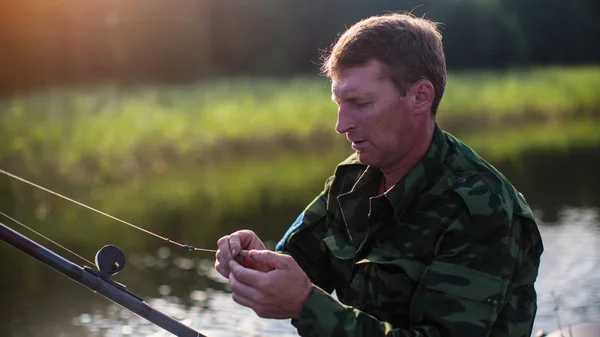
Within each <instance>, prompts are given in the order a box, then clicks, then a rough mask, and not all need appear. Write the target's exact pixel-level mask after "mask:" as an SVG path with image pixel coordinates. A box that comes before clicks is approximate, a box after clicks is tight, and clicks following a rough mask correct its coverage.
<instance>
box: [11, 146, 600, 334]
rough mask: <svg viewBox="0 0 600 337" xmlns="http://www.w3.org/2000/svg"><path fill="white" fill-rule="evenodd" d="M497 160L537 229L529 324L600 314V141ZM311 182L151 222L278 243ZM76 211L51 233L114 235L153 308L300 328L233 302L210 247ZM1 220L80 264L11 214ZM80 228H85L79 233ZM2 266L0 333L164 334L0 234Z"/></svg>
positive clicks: (128, 271)
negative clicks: (190, 247)
mask: <svg viewBox="0 0 600 337" xmlns="http://www.w3.org/2000/svg"><path fill="white" fill-rule="evenodd" d="M494 165H495V166H496V167H497V168H499V169H500V170H501V171H502V172H503V173H504V174H505V175H506V176H507V177H508V178H509V179H511V181H512V182H513V183H514V184H515V186H517V188H518V189H519V190H520V191H521V192H523V194H525V196H526V198H527V200H528V201H529V203H530V204H531V205H532V208H533V209H534V211H535V213H536V216H537V218H538V221H539V224H540V231H541V233H542V237H543V240H544V246H545V252H544V254H543V256H542V265H541V268H540V274H539V278H538V282H537V284H536V288H537V291H538V296H539V298H538V314H537V317H536V321H535V328H534V331H535V330H537V329H544V330H546V331H550V330H555V329H556V328H557V324H559V322H560V324H562V325H566V324H571V323H577V322H583V321H600V178H599V177H598V174H599V173H600V148H581V149H570V150H546V151H537V152H531V153H528V154H526V155H524V156H522V157H519V158H513V159H511V160H504V161H502V162H495V163H494ZM1 184H2V182H0V191H5V193H4V194H3V195H2V197H0V211H2V212H4V213H9V214H15V215H14V216H15V217H17V214H18V215H20V217H19V218H20V220H22V221H24V222H27V221H25V220H24V219H23V215H24V214H26V213H27V212H28V210H27V209H25V208H26V207H24V206H23V208H24V209H23V210H20V208H21V205H23V204H24V201H23V200H26V198H25V197H24V196H20V195H18V193H17V192H15V191H16V190H14V189H11V188H7V187H6V186H5V187H4V190H2V186H1ZM5 184H6V183H5ZM11 186H12V185H11ZM306 188H307V191H299V193H298V195H299V196H301V197H298V198H297V199H298V200H293V199H292V200H291V201H289V199H286V200H287V201H286V202H285V203H284V204H282V205H280V206H277V207H275V206H273V205H272V204H267V205H266V206H264V207H262V208H260V209H259V211H256V210H252V211H250V210H249V211H248V212H243V214H238V215H230V216H228V217H224V218H219V219H213V220H212V222H211V221H208V220H206V219H210V217H206V218H205V219H204V220H203V221H199V222H198V223H194V224H190V223H189V217H185V216H175V215H174V214H173V211H172V210H171V209H168V208H167V207H166V205H162V206H164V209H163V208H161V205H156V204H152V205H148V212H151V213H152V214H153V216H157V217H161V216H162V217H164V219H168V221H166V220H165V223H164V224H163V225H162V226H160V227H159V228H155V227H153V228H152V230H155V231H158V232H160V233H161V234H163V235H167V236H170V237H172V238H174V239H175V238H179V239H181V238H183V237H192V236H193V240H190V241H193V243H197V244H196V245H197V246H200V244H204V245H205V246H206V247H213V246H214V242H215V240H216V238H218V237H219V236H220V235H224V234H227V233H229V232H231V231H232V230H235V229H236V228H242V227H249V228H252V229H253V230H255V231H256V232H257V233H259V234H260V235H261V236H262V237H263V238H265V239H267V240H268V241H269V242H270V243H273V242H275V241H276V240H278V239H279V236H280V235H281V234H282V233H283V232H284V231H285V230H286V228H287V226H288V224H289V223H290V222H291V221H292V220H293V219H294V217H295V215H296V214H297V212H298V211H300V210H301V209H302V208H303V207H304V206H305V204H306V202H308V201H309V200H310V198H309V197H308V196H309V195H312V194H313V193H314V191H318V189H319V188H320V187H319V186H314V184H313V185H310V186H307V187H306ZM6 191H8V193H6ZM6 208H8V209H6ZM77 214H78V215H77V216H71V217H70V218H68V217H66V218H65V219H64V220H63V221H72V222H74V223H77V226H78V227H75V228H76V229H75V230H74V229H71V230H70V232H69V235H59V237H56V236H54V238H55V239H56V240H57V241H60V242H61V243H62V244H64V245H66V246H68V247H70V248H71V249H72V250H75V251H77V252H78V253H80V254H82V255H84V256H85V257H93V256H94V253H95V250H96V249H97V248H99V247H101V246H102V245H104V244H108V243H115V244H117V242H119V243H118V245H119V246H120V247H121V248H122V249H123V250H124V251H125V253H126V255H127V266H126V267H125V269H124V270H123V271H122V272H121V273H120V274H119V275H117V277H115V278H116V279H117V280H118V281H119V282H122V283H124V284H126V285H127V286H128V289H129V290H130V291H133V292H134V293H136V294H138V295H140V296H142V297H143V298H144V299H145V300H146V301H147V302H149V303H150V304H151V305H152V306H154V307H155V308H157V309H160V310H162V311H164V312H165V313H167V314H170V315H172V316H174V317H176V318H177V319H181V320H184V321H185V322H187V323H189V324H190V325H191V326H192V327H193V328H195V329H196V330H198V331H199V332H201V333H203V334H205V335H207V336H212V337H215V336H295V335H296V334H295V329H293V327H292V326H291V325H290V324H289V321H288V320H264V319H260V318H258V317H257V316H256V315H254V313H253V312H252V311H251V310H249V309H246V308H244V307H241V306H239V305H237V304H236V303H234V302H233V301H232V300H231V296H230V293H229V292H228V287H227V284H226V282H225V280H224V279H223V278H222V277H220V276H219V275H218V274H217V273H216V271H215V270H214V268H213V262H214V260H213V259H212V256H211V254H206V253H199V252H196V253H189V252H187V251H183V250H181V249H178V248H177V247H175V246H165V245H164V244H163V242H161V241H160V240H157V239H155V238H153V237H150V236H147V237H146V236H145V234H142V233H138V232H135V231H130V230H127V231H125V230H123V231H119V232H118V234H115V235H113V237H109V238H106V237H104V236H102V235H95V232H94V228H91V226H88V224H87V216H81V215H79V213H77ZM82 214H83V213H82ZM0 221H1V222H2V223H4V224H7V225H9V226H11V227H12V228H14V229H16V230H17V231H19V232H21V233H23V234H25V235H28V236H30V237H32V238H33V239H35V240H36V241H38V242H40V243H42V244H43V245H45V246H48V247H50V248H51V249H54V250H55V251H57V252H59V253H60V254H61V255H63V256H65V257H67V258H69V259H72V260H73V261H74V262H77V263H80V261H79V260H76V259H75V258H72V256H70V255H68V254H67V253H64V252H63V251H60V250H58V249H55V248H54V247H52V246H51V245H49V244H47V243H46V242H45V241H44V240H43V239H39V238H37V237H34V236H33V235H30V233H29V232H26V231H25V230H23V229H22V228H19V227H18V226H17V225H14V224H13V223H11V222H10V221H9V220H7V219H4V218H2V219H1V220H0ZM27 223H28V222H27ZM48 226H49V227H45V228H44V229H45V231H44V234H46V235H49V236H52V235H51V234H54V233H53V232H52V230H51V229H52V226H58V225H56V224H53V223H52V222H50V223H49V224H48ZM115 226H116V225H115ZM188 227H193V228H194V231H193V232H190V233H192V234H187V233H188V232H187V231H186V230H187V228H188ZM182 233H185V234H182ZM140 236H143V237H142V239H140ZM80 237H85V238H86V239H85V243H84V242H82V241H81V240H80V239H79V238H80ZM140 240H141V242H142V243H143V244H142V243H140ZM90 245H92V246H93V247H89V246H90ZM138 247H143V249H138ZM0 275H1V276H0V308H1V309H2V315H0V336H7V337H11V336H31V337H35V336H44V337H51V336H61V337H72V336H98V337H100V336H103V337H104V336H123V335H124V336H148V335H153V334H155V333H157V335H156V336H158V335H163V334H161V330H160V329H159V328H157V327H155V326H153V325H151V324H150V323H147V322H146V321H144V320H142V319H140V318H138V317H137V316H135V315H133V314H131V313H130V312H128V311H126V310H123V309H121V308H120V307H119V306H117V305H115V304H112V303H111V302H109V301H108V300H106V299H104V298H102V297H100V296H98V295H96V294H94V293H92V292H90V291H89V290H87V289H86V288H84V287H82V286H80V285H77V284H75V283H74V282H72V281H71V280H69V279H67V278H66V277H64V276H62V275H60V274H58V273H57V272H55V271H53V270H51V269H50V268H48V267H46V266H44V265H42V264H41V263H39V262H37V261H36V260H34V259H33V258H31V257H29V256H26V255H25V254H23V253H21V252H20V251H18V250H16V249H14V248H12V247H9V246H8V245H6V244H4V243H1V244H0ZM164 335H165V336H166V334H164Z"/></svg>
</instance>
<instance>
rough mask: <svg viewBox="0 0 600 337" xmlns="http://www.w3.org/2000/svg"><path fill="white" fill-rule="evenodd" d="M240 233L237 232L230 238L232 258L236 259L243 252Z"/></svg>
mask: <svg viewBox="0 0 600 337" xmlns="http://www.w3.org/2000/svg"><path fill="white" fill-rule="evenodd" d="M240 232H241V231H237V232H235V233H233V234H231V235H230V236H229V247H230V248H231V257H232V258H235V257H236V256H237V254H238V253H239V252H240V251H241V250H242V239H241V238H240Z"/></svg>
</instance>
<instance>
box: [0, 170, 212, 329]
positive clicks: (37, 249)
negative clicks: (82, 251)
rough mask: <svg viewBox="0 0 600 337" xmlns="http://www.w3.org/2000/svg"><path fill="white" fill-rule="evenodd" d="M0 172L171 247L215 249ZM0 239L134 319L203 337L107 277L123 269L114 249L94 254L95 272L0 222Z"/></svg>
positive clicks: (118, 251)
mask: <svg viewBox="0 0 600 337" xmlns="http://www.w3.org/2000/svg"><path fill="white" fill-rule="evenodd" d="M0 173H1V174H3V175H6V176H8V177H11V178H13V179H16V180H19V181H21V182H23V183H26V184H28V185H31V186H33V187H35V188H38V189H41V190H43V191H45V192H48V193H51V194H53V195H55V196H57V197H60V198H62V199H65V200H67V201H70V202H72V203H74V204H77V205H79V206H81V207H83V208H86V209H89V210H91V211H94V212H96V213H99V214H101V215H104V216H106V217H108V218H111V219H113V220H116V221H118V222H121V223H123V224H125V225H128V226H130V227H132V228H135V229H137V230H139V231H142V232H144V233H146V234H149V235H152V236H154V237H156V238H159V239H161V240H164V241H166V242H167V243H170V244H173V245H175V246H179V247H181V248H183V249H185V250H188V251H201V252H210V253H216V250H214V249H205V248H196V247H194V246H192V245H186V244H182V243H179V242H176V241H174V240H171V239H169V238H167V237H163V236H160V235H158V234H156V233H153V232H151V231H149V230H146V229H144V228H141V227H138V226H136V225H134V224H132V223H129V222H127V221H124V220H121V219H119V218H117V217H115V216H112V215H110V214H108V213H105V212H102V211H100V210H98V209H95V208H93V207H90V206H88V205H86V204H83V203H81V202H79V201H77V200H74V199H71V198H69V197H66V196H64V195H62V194H60V193H57V192H54V191H52V190H50V189H48V188H45V187H43V186H40V185H38V184H35V183H33V182H31V181H28V180H26V179H24V178H21V177H19V176H17V175H14V174H12V173H9V172H6V171H4V170H2V169H0ZM0 214H1V215H3V216H5V217H6V218H8V219H10V220H12V221H14V222H15V223H17V224H19V225H21V226H23V227H25V228H26V229H28V230H30V231H32V232H34V233H35V234H37V235H39V236H41V237H43V238H44V239H46V240H48V241H50V242H52V243H53V244H55V245H57V246H59V247H61V248H63V249H65V250H66V251H68V252H70V253H71V254H74V255H75V256H77V257H79V258H81V259H83V260H84V261H86V262H87V263H89V264H91V265H93V264H94V263H92V262H91V261H89V260H87V259H85V258H83V257H81V256H80V255H77V254H76V253H74V252H72V251H70V250H69V249H67V248H66V247H63V246H62V245H60V244H58V243H57V242H55V241H52V240H51V239H49V238H47V237H45V236H44V235H42V234H40V233H38V232H36V231H34V230H33V229H31V228H29V227H28V226H26V225H25V224H23V223H21V222H19V221H17V220H16V219H13V218H12V217H10V216H8V215H6V214H4V213H2V212H0ZM0 240H2V241H5V242H7V243H8V244H10V245H12V246H13V247H15V248H17V249H19V250H21V251H22V252H24V253H26V254H28V255H30V256H32V257H34V258H36V259H37V260H39V261H41V262H42V263H44V264H45V265H47V266H49V267H51V268H53V269H55V270H56V271H58V272H60V273H62V274H64V275H66V276H67V277H68V278H70V279H71V280H73V281H75V282H77V283H79V284H82V285H84V286H86V287H87V288H89V289H91V290H92V291H94V292H95V293H98V294H100V295H102V296H104V297H106V298H108V299H109V300H111V301H113V302H115V303H117V304H119V305H121V306H123V307H124V308H126V309H128V310H130V311H132V312H133V313H135V314H137V315H138V316H140V317H142V318H145V319H146V320H148V321H150V322H152V323H154V324H156V325H157V326H159V327H161V328H163V329H165V330H167V331H169V332H171V333H173V334H175V335H176V336H182V337H192V336H193V337H206V336H204V335H202V334H200V333H199V332H197V331H195V330H193V329H192V328H190V327H188V326H186V325H184V324H182V323H180V322H179V321H177V320H175V319H173V318H171V317H169V316H167V315H165V314H163V313H162V312H160V311H158V310H156V309H154V308H152V307H151V306H150V305H149V304H148V303H146V302H145V301H144V300H143V299H142V298H141V297H139V296H137V295H135V294H134V293H132V292H130V291H128V290H127V289H126V287H125V286H124V285H123V284H121V283H118V282H116V281H114V280H113V279H112V278H111V276H112V275H115V274H117V273H118V272H120V271H121V270H123V268H124V267H125V254H124V253H123V251H122V250H121V249H120V248H118V247H117V246H114V245H106V246H104V247H102V248H101V249H100V250H99V251H98V252H97V253H96V259H95V265H96V268H97V269H93V268H91V267H89V266H85V265H84V266H83V267H81V266H79V265H77V264H75V263H73V262H71V261H69V260H67V259H65V258H64V257H62V256H60V255H58V254H56V253H54V252H53V251H51V250H50V249H48V248H46V247H44V246H42V245H40V244H38V243H37V242H35V241H33V240H31V239H29V238H28V237H26V236H24V235H22V234H20V233H18V232H17V231H15V230H13V229H11V228H10V227H8V226H6V225H4V224H2V223H0Z"/></svg>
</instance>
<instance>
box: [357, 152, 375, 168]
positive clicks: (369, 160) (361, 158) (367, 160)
mask: <svg viewBox="0 0 600 337" xmlns="http://www.w3.org/2000/svg"><path fill="white" fill-rule="evenodd" d="M356 155H357V157H358V162H359V163H361V164H363V165H365V166H369V165H371V166H375V164H376V163H377V161H376V160H374V158H373V157H371V156H369V155H368V154H366V153H361V152H356Z"/></svg>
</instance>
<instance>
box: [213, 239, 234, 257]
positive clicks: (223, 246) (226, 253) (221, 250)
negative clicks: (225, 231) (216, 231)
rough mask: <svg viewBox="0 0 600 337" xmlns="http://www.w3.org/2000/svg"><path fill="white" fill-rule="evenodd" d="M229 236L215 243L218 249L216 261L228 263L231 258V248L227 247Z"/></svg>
mask: <svg viewBox="0 0 600 337" xmlns="http://www.w3.org/2000/svg"><path fill="white" fill-rule="evenodd" d="M230 236H231V235H226V236H224V237H222V238H220V239H219V240H218V241H217V247H218V248H217V254H216V255H217V259H218V260H219V261H221V262H222V263H224V262H226V263H229V261H230V260H231V259H232V258H233V256H232V255H231V246H230V245H229V240H230Z"/></svg>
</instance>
